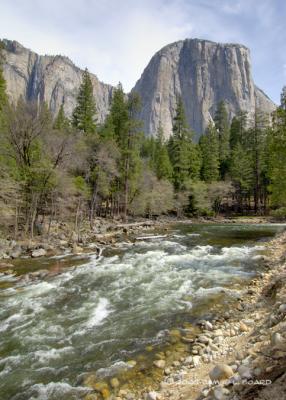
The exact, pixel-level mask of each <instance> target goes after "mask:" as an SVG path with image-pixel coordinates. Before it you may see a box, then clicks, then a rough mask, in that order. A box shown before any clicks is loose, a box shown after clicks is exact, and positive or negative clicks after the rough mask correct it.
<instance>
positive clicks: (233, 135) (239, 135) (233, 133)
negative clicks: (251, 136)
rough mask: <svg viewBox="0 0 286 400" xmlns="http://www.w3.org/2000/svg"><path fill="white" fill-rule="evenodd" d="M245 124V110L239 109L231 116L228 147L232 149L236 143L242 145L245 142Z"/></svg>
mask: <svg viewBox="0 0 286 400" xmlns="http://www.w3.org/2000/svg"><path fill="white" fill-rule="evenodd" d="M246 125H247V113H246V112H245V111H241V112H239V113H238V115H236V116H235V117H233V119H232V121H231V126H230V149H234V147H235V146H236V145H237V143H240V144H242V145H243V144H244V143H245V138H246V135H245V132H246Z"/></svg>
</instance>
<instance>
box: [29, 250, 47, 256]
mask: <svg viewBox="0 0 286 400" xmlns="http://www.w3.org/2000/svg"><path fill="white" fill-rule="evenodd" d="M46 254H47V252H46V250H45V249H36V250H33V252H32V257H33V258H36V257H43V256H45V255H46Z"/></svg>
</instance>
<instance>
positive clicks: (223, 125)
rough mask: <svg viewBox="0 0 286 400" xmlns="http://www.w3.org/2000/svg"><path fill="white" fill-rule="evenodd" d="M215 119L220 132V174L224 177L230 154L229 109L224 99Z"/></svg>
mask: <svg viewBox="0 0 286 400" xmlns="http://www.w3.org/2000/svg"><path fill="white" fill-rule="evenodd" d="M214 121H215V127H216V129H217V133H218V146H219V162H220V176H221V178H224V177H225V174H226V172H227V170H228V164H229V156H230V146H229V139H230V129H229V123H228V114H227V109H226V106H225V103H224V102H223V101H221V102H220V103H219V105H218V109H217V111H216V114H215V118H214Z"/></svg>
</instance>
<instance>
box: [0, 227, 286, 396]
mask: <svg viewBox="0 0 286 400" xmlns="http://www.w3.org/2000/svg"><path fill="white" fill-rule="evenodd" d="M282 229H284V226H283V225H278V224H277V225H274V224H272V225H267V224H260V225H238V224H230V225H228V224H224V225H206V224H204V225H184V224H181V225H177V226H175V225H174V226H173V227H172V228H171V229H170V230H169V231H167V232H165V231H156V232H153V233H152V234H151V233H148V234H146V235H145V234H144V236H145V238H144V237H142V238H139V239H140V240H137V241H135V242H134V243H131V242H124V241H123V242H122V243H120V244H118V245H117V246H116V248H108V249H106V250H105V252H104V253H103V255H101V257H100V258H97V256H96V254H95V253H93V252H92V250H91V252H90V253H88V254H85V255H82V256H66V257H62V258H60V257H58V258H52V259H41V260H37V261H33V260H22V261H21V260H20V261H18V264H17V265H18V270H19V271H20V272H21V268H22V270H23V271H24V272H25V271H26V270H27V268H30V269H31V270H34V269H37V268H51V266H52V265H54V264H55V263H62V265H63V266H64V267H65V268H64V269H63V270H62V273H61V274H58V275H55V276H49V277H47V278H45V279H43V280H38V281H34V282H28V283H24V282H23V281H18V280H16V279H15V280H14V281H13V278H11V282H10V283H9V285H7V286H5V285H4V286H3V287H2V289H1V290H0V306H1V307H0V356H1V359H0V398H1V400H28V399H29V400H36V399H37V400H45V399H47V400H58V399H61V400H72V399H81V398H83V397H84V394H86V393H87V391H86V388H84V387H83V386H82V384H81V377H82V376H83V374H84V373H86V372H90V371H94V372H96V371H97V373H98V376H100V377H101V378H105V377H109V376H112V375H113V374H114V373H116V372H117V370H119V369H120V368H124V367H125V368H126V365H127V364H125V363H126V361H128V360H136V359H137V358H138V357H139V355H140V354H141V355H142V354H144V353H146V348H147V349H148V346H149V348H151V347H150V346H152V348H154V349H157V348H160V346H162V345H163V344H164V341H165V340H166V334H167V332H168V329H172V328H175V327H177V326H181V325H182V323H183V322H189V323H193V322H195V320H196V319H197V318H200V317H204V318H211V317H212V312H211V311H210V305H214V304H217V305H220V306H224V304H228V303H229V302H231V301H235V299H237V298H239V297H241V296H243V290H244V286H245V284H246V283H247V282H248V281H249V280H250V279H251V278H252V277H253V276H255V275H256V274H257V273H258V272H259V271H260V270H261V268H262V256H263V254H264V253H265V251H266V250H265V246H264V245H265V241H267V240H269V239H270V238H271V237H273V236H274V235H275V234H276V233H277V232H278V231H279V230H282ZM142 236H143V235H142ZM23 271H22V272H23ZM0 275H1V274H0ZM0 278H1V279H2V281H3V280H4V279H7V277H3V276H0ZM150 357H151V355H150Z"/></svg>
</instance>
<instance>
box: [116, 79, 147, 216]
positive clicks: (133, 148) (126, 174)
mask: <svg viewBox="0 0 286 400" xmlns="http://www.w3.org/2000/svg"><path fill="white" fill-rule="evenodd" d="M139 108H140V98H139V96H138V95H137V94H136V93H131V94H130V96H129V98H128V99H126V96H125V94H124V92H123V88H122V86H121V84H119V85H118V87H117V89H116V90H115V91H114V94H113V99H112V104H111V110H110V115H111V118H112V123H113V126H114V133H115V140H116V141H117V143H118V147H119V149H120V153H121V157H120V180H119V187H120V189H121V190H122V192H123V218H124V219H126V218H127V212H128V205H129V199H130V198H131V197H133V195H134V193H135V192H136V190H137V178H138V175H139V172H140V168H141V159H140V144H141V138H142V134H141V132H140V127H141V122H139V121H138V120H137V117H136V116H137V114H138V111H139Z"/></svg>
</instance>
